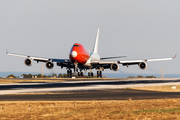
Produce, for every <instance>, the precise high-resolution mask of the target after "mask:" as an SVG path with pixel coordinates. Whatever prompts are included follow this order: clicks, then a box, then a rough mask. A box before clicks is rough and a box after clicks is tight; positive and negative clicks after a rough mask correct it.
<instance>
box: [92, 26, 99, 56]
mask: <svg viewBox="0 0 180 120" xmlns="http://www.w3.org/2000/svg"><path fill="white" fill-rule="evenodd" d="M98 41H99V28H98V31H97V36H96V41H95V43H94V50H93V53H98Z"/></svg>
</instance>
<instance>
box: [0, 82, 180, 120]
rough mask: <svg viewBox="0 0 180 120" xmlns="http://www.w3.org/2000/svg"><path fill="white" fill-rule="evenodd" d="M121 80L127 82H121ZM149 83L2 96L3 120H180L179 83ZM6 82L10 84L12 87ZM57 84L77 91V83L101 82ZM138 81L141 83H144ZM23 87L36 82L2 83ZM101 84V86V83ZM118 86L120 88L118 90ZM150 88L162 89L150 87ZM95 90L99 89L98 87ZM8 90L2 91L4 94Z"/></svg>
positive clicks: (1, 110) (0, 100) (120, 83)
mask: <svg viewBox="0 0 180 120" xmlns="http://www.w3.org/2000/svg"><path fill="white" fill-rule="evenodd" d="M121 80H122V81H124V82H119V81H121ZM146 80H147V81H148V82H147V83H145V86H144V87H139V86H143V84H142V83H144V81H146ZM146 80H144V79H140V80H139V79H138V80H134V79H133V80H130V79H120V80H117V79H113V80H112V79H111V80H110V79H109V80H108V81H114V82H111V83H110V84H113V87H115V86H118V87H119V86H126V87H124V88H119V89H117V88H115V89H112V88H111V89H104V88H103V89H94V88H93V90H83V91H82V90H80V91H77V90H75V91H46V92H30V93H29V92H28V93H16V94H5V95H0V119H75V120H76V119H77V120H78V119H89V120H90V119H107V120H108V119H120V120H121V119H122V120H159V119H163V120H179V119H180V94H179V92H180V84H179V79H169V78H168V80H167V81H169V82H168V83H166V85H164V84H165V83H161V81H162V82H164V80H163V79H153V81H155V83H154V82H153V81H152V80H151V79H146ZM3 81H8V83H6V82H3ZM29 81H31V82H29ZM53 81H54V83H55V84H56V83H58V82H70V86H71V87H74V86H73V85H74V84H75V83H74V81H78V84H75V85H79V82H80V83H81V82H86V83H87V84H88V83H89V82H90V83H91V82H92V83H93V84H95V83H94V82H93V81H97V80H96V79H93V80H92V79H91V80H89V79H87V80H80V79H78V80H72V79H63V80H62V79H61V80H59V79H58V80H53ZM98 81H105V82H102V83H104V84H106V85H107V84H109V83H107V81H106V80H104V79H103V80H102V79H98ZM117 81H118V82H117ZM126 81H127V82H126ZM128 81H131V82H130V83H129V82H128ZM137 81H140V83H138V82H137ZM171 81H172V82H171ZM33 82H36V83H38V84H39V83H40V85H41V83H43V84H44V83H45V82H47V83H48V85H51V84H49V83H52V80H34V81H33ZM141 82H142V83H141ZM149 82H150V83H149ZM156 82H157V83H156ZM23 83H26V84H28V83H32V80H22V79H20V80H17V79H16V80H14V79H8V80H4V79H3V80H0V84H1V86H0V88H1V87H2V86H3V85H4V86H6V85H9V84H16V85H17V84H23ZM43 84H42V85H43ZM45 84H46V83H45ZM97 84H101V82H98V83H97ZM114 84H116V85H115V86H114ZM129 84H135V86H134V85H133V87H131V85H129ZM136 84H137V85H138V86H137V85H136ZM150 84H159V85H158V86H148V85H150ZM161 84H162V85H161ZM22 86H23V85H21V86H20V87H22ZM32 86H33V84H32ZM95 86H96V87H97V86H98V85H96V84H95ZM111 86H112V85H111ZM16 87H17V86H16ZM45 87H47V86H45ZM55 87H57V86H55ZM105 87H107V86H105ZM4 89H5V88H1V90H0V91H3V90H4ZM10 89H12V90H16V89H19V88H18V87H17V88H16V89H13V87H12V88H10ZM26 89H29V88H26ZM38 89H40V88H38ZM47 89H49V88H47ZM5 90H6V89H5ZM33 98H34V99H33Z"/></svg>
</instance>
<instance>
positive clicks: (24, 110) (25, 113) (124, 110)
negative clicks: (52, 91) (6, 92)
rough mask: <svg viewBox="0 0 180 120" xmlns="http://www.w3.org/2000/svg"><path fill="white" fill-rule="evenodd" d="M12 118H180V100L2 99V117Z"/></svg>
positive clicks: (23, 119)
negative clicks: (5, 100)
mask: <svg viewBox="0 0 180 120" xmlns="http://www.w3.org/2000/svg"><path fill="white" fill-rule="evenodd" d="M53 103H54V105H53ZM29 106H30V107H29ZM9 119H11V120H26V119H33V120H61V119H66V120H69V119H70V120H72V119H73V120H84V119H86V120H101V119H103V120H109V119H112V120H160V119H163V120H179V119H180V99H164V100H160V99H157V100H129V101H128V100H127V101H77V102H74V101H69V102H67V101H47V102H43V101H34V102H30V101H24V102H22V101H20V102H17V101H15V102H14V101H13V102H0V120H9Z"/></svg>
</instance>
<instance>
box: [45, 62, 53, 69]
mask: <svg viewBox="0 0 180 120" xmlns="http://www.w3.org/2000/svg"><path fill="white" fill-rule="evenodd" d="M46 67H47V68H48V69H52V68H53V67H54V63H52V62H47V63H46Z"/></svg>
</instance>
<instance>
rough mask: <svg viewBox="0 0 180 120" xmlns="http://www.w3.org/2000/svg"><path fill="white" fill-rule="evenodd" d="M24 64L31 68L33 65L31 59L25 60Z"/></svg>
mask: <svg viewBox="0 0 180 120" xmlns="http://www.w3.org/2000/svg"><path fill="white" fill-rule="evenodd" d="M24 63H25V65H27V66H31V65H32V60H31V59H29V58H27V59H25V61H24Z"/></svg>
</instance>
